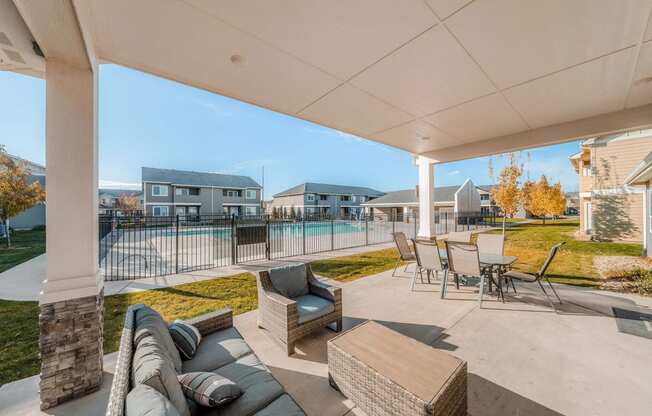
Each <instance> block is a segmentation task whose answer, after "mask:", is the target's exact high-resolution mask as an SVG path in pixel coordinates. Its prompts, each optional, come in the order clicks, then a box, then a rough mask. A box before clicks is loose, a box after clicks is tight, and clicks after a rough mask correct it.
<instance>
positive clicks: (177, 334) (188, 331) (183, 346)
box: [168, 319, 201, 360]
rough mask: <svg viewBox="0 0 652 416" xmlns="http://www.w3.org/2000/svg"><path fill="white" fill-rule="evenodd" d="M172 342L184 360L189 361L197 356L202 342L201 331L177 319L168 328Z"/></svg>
mask: <svg viewBox="0 0 652 416" xmlns="http://www.w3.org/2000/svg"><path fill="white" fill-rule="evenodd" d="M168 329H169V330H170V335H171V336H172V341H174V345H176V346H177V349H178V350H179V352H180V353H181V357H182V358H183V359H186V360H189V359H191V358H192V357H194V356H195V353H196V352H197V347H198V346H199V343H200V342H201V334H200V333H199V330H198V329H197V328H195V327H194V326H192V325H190V324H189V323H187V322H184V321H182V320H179V319H177V320H176V321H174V322H173V323H172V325H170V327H169V328H168Z"/></svg>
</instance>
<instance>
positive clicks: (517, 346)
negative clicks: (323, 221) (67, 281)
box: [0, 272, 652, 416]
mask: <svg viewBox="0 0 652 416" xmlns="http://www.w3.org/2000/svg"><path fill="white" fill-rule="evenodd" d="M408 286H409V275H408V274H403V275H402V277H399V278H396V277H391V272H384V273H381V274H378V275H374V276H370V277H366V278H363V279H359V280H357V281H354V282H350V283H346V284H343V285H342V287H343V299H344V301H343V308H344V316H345V318H344V325H345V328H350V327H352V326H354V325H356V324H358V323H360V322H362V321H364V320H366V319H374V320H377V321H379V322H381V323H383V324H385V325H387V326H388V327H390V328H392V329H395V330H397V331H399V332H401V333H403V334H406V335H408V336H410V337H413V338H415V339H417V340H419V341H421V342H424V343H426V344H429V345H432V346H433V347H434V348H439V349H442V350H445V351H448V352H450V353H451V354H453V355H456V356H458V357H460V358H462V359H464V360H466V361H468V370H469V376H468V381H469V385H468V386H469V387H468V400H469V414H470V415H473V416H480V415H501V416H504V415H515V416H516V415H543V416H553V415H578V416H579V415H605V416H607V415H609V416H611V415H619V416H624V415H643V414H649V411H650V409H652V379H650V374H652V360H650V351H652V309H650V308H651V307H652V299H648V298H642V297H637V296H631V295H621V294H615V293H610V292H599V291H593V290H586V289H581V288H577V287H572V286H564V285H557V286H556V287H557V290H558V291H559V293H560V295H561V297H562V299H563V300H564V301H565V302H564V303H563V304H562V305H558V306H557V310H556V311H553V310H552V309H550V308H549V306H548V305H547V303H546V302H545V299H544V298H543V296H542V295H541V293H540V292H538V288H536V287H533V286H529V285H523V284H522V285H520V286H518V289H519V296H518V297H516V298H514V297H508V299H507V300H508V302H507V303H505V304H502V303H500V302H498V301H496V300H495V298H491V297H490V298H487V300H486V301H485V302H484V304H483V308H482V309H479V308H478V302H477V293H476V292H477V290H476V289H474V288H465V289H461V290H460V291H456V290H454V288H450V289H449V299H446V300H441V299H440V298H439V285H438V284H432V285H428V284H418V285H417V286H416V288H415V292H410V291H409V289H408ZM256 313H257V312H256V311H253V312H249V313H246V314H243V315H239V316H237V317H235V326H236V327H237V328H238V330H240V332H241V333H242V334H243V336H244V337H245V338H246V340H247V341H248V342H249V343H250V345H251V346H252V348H253V349H254V351H255V352H256V353H257V354H258V355H259V357H260V358H261V359H262V360H263V361H264V362H265V363H266V364H267V365H268V366H269V368H270V369H271V371H272V372H273V373H274V375H275V376H276V377H277V378H278V380H279V381H280V382H281V383H282V384H283V385H284V386H285V388H286V389H287V390H288V392H289V393H290V394H292V395H293V396H294V397H295V399H296V400H297V401H298V402H299V404H300V405H301V406H302V407H303V408H304V409H305V410H306V412H307V413H308V414H309V415H324V416H330V415H333V416H342V415H348V416H353V415H360V414H362V412H360V411H359V410H358V409H355V408H354V405H353V403H351V402H350V401H348V400H346V399H345V398H344V397H343V396H341V395H340V394H339V393H337V392H336V391H334V390H332V389H331V388H330V387H329V385H328V381H327V371H328V370H327V361H326V341H327V340H328V339H329V338H331V337H333V336H334V335H335V334H334V333H333V332H331V331H330V330H327V329H324V330H323V331H321V332H319V333H318V334H316V335H315V336H313V337H310V338H307V339H305V340H303V341H301V342H299V343H298V345H297V353H296V354H294V355H293V356H292V357H286V356H285V355H284V354H283V352H282V351H281V349H280V348H279V347H278V346H277V344H276V343H275V342H274V341H272V339H271V338H270V336H269V335H268V333H267V332H266V331H264V330H261V329H258V328H257V326H256ZM396 353H397V354H400V353H401V352H400V351H397V352H396ZM114 360H115V354H109V355H107V356H106V357H105V362H106V364H105V371H106V377H105V382H104V387H103V389H102V390H101V391H99V392H97V393H95V394H93V395H90V396H87V397H85V398H82V399H80V400H77V401H74V402H70V403H67V404H64V405H61V406H59V407H57V408H55V409H51V410H49V411H48V412H47V413H41V412H40V411H38V389H37V387H38V376H35V377H31V378H27V379H24V380H20V381H18V382H15V383H11V384H8V385H5V386H3V387H0V414H2V415H16V416H23V415H40V414H51V415H95V414H103V408H104V406H105V403H106V399H107V397H108V391H109V388H110V383H111V371H112V367H113V361H114Z"/></svg>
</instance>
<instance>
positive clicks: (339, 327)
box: [335, 318, 342, 332]
mask: <svg viewBox="0 0 652 416" xmlns="http://www.w3.org/2000/svg"><path fill="white" fill-rule="evenodd" d="M335 328H336V330H335V332H342V319H341V318H340V319H338V320H337V321H335Z"/></svg>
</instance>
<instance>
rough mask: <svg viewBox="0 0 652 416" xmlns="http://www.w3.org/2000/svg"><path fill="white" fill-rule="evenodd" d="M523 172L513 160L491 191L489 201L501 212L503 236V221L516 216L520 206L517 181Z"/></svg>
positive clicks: (503, 170)
mask: <svg viewBox="0 0 652 416" xmlns="http://www.w3.org/2000/svg"><path fill="white" fill-rule="evenodd" d="M522 173H523V170H522V169H521V168H520V167H518V165H517V164H516V161H515V159H514V158H510V164H509V165H507V166H505V167H504V168H503V169H502V170H501V171H500V174H499V176H498V185H497V186H494V187H493V188H492V189H491V199H493V200H494V201H495V202H496V205H497V206H498V207H499V208H500V209H501V210H502V211H503V234H505V221H506V218H507V216H508V215H509V216H510V217H511V216H513V215H514V214H516V212H517V211H518V209H519V207H520V206H521V190H520V189H519V187H518V180H519V178H520V177H521V174H522Z"/></svg>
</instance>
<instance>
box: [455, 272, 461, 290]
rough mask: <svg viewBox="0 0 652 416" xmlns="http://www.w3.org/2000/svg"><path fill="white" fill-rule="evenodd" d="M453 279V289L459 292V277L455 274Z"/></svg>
mask: <svg viewBox="0 0 652 416" xmlns="http://www.w3.org/2000/svg"><path fill="white" fill-rule="evenodd" d="M454 277H455V289H457V290H460V277H459V276H458V275H457V273H455V274H454Z"/></svg>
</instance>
